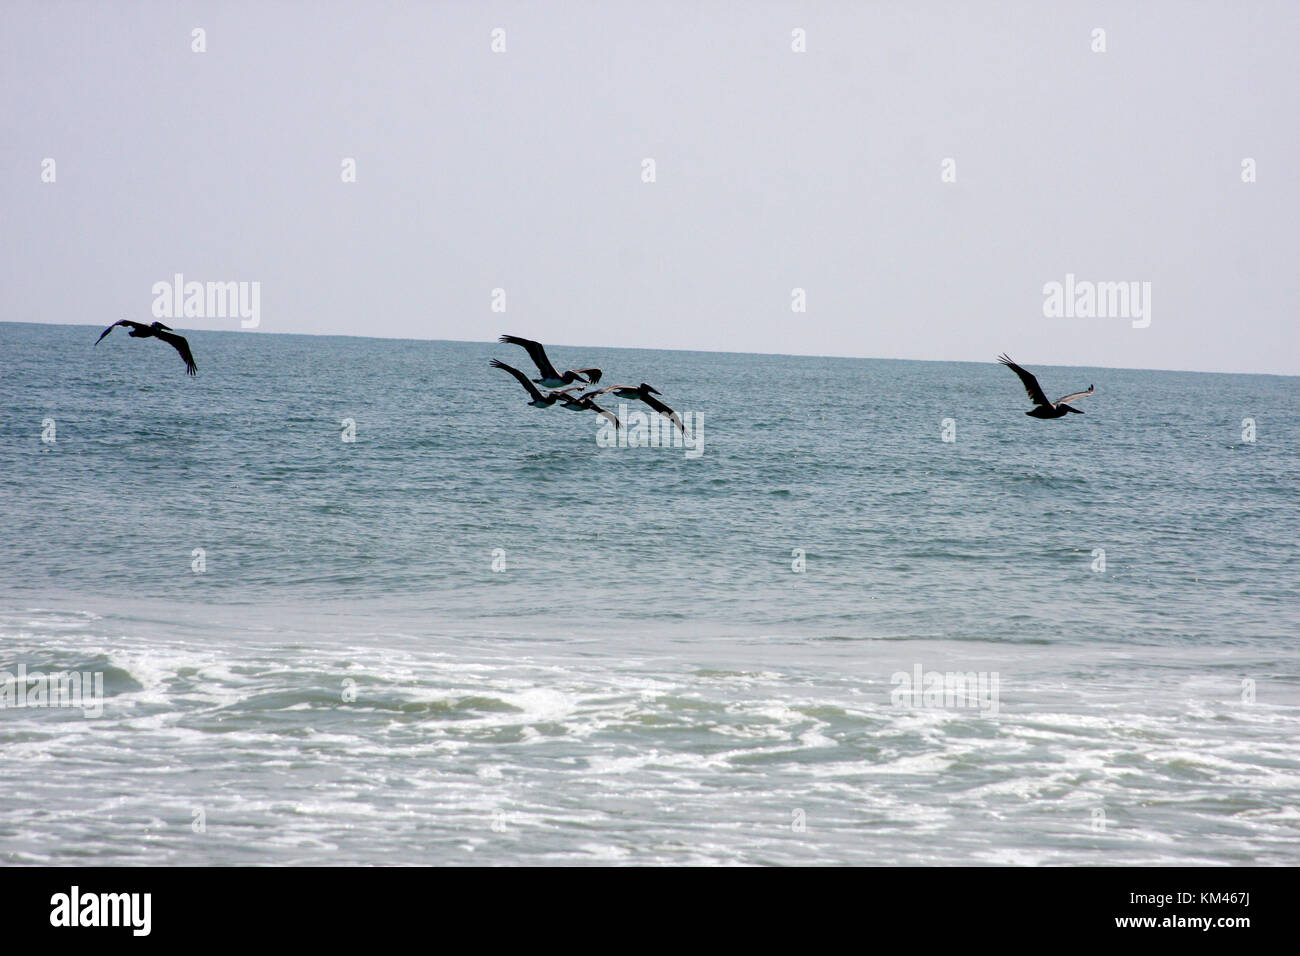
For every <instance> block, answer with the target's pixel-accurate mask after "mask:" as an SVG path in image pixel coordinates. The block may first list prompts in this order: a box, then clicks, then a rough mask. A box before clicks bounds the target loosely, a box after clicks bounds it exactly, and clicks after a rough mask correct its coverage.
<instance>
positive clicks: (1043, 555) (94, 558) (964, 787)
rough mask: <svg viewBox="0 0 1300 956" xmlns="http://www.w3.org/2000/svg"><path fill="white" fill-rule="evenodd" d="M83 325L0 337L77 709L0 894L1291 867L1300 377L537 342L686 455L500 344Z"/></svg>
mask: <svg viewBox="0 0 1300 956" xmlns="http://www.w3.org/2000/svg"><path fill="white" fill-rule="evenodd" d="M509 331H512V332H516V333H520V334H525V335H527V334H528V331H529V330H527V329H523V328H511V329H509ZM98 333H99V328H90V327H71V326H59V327H55V326H37V325H26V324H0V345H3V352H4V355H5V356H6V367H5V368H4V369H3V370H2V371H0V399H2V400H3V408H4V410H5V413H4V415H3V416H0V502H2V504H0V509H2V513H3V526H2V527H0V671H3V672H5V673H15V674H16V673H17V671H18V669H19V668H20V667H22V668H24V669H25V670H26V672H27V673H29V674H30V673H32V672H43V673H57V672H61V671H77V672H87V673H98V674H101V675H102V680H103V700H102V713H101V714H99V715H98V716H94V717H87V716H85V715H84V713H83V711H82V710H81V709H79V708H76V707H51V706H33V705H30V704H27V705H24V706H21V707H20V706H17V705H16V700H15V699H14V698H10V699H9V705H8V706H4V707H0V751H2V752H3V754H4V760H3V762H0V767H2V768H3V769H0V782H3V785H4V786H3V791H2V792H0V860H4V861H6V862H9V863H105V864H110V863H127V864H132V863H148V864H171V863H175V864H214V865H220V864H250V863H305V864H355V863H408V864H419V863H449V864H503V863H511V862H531V863H565V864H568V863H584V862H591V863H608V862H614V863H670V862H678V863H740V864H762V863H791V864H797V863H871V864H917V863H927V864H928V863H939V864H943V863H977V864H978V863H990V864H999V863H1027V864H1059V863H1069V864H1099V865H1100V864H1108V865H1117V864H1129V863H1152V864H1242V863H1261V864H1280V863H1289V864H1295V863H1297V862H1300V810H1297V806H1300V652H1298V648H1297V633H1298V630H1300V628H1298V625H1300V574H1297V567H1300V562H1298V561H1297V548H1296V542H1297V539H1298V538H1300V513H1298V511H1297V472H1298V470H1300V469H1298V467H1297V466H1298V465H1300V381H1298V380H1297V379H1294V378H1284V377H1270V376H1250V375H1218V374H1200V373H1181V372H1161V371H1135V370H1114V369H1099V368H1097V369H1094V368H1052V367H1043V366H1038V365H1035V364H1034V362H1033V356H1032V355H1021V354H1018V353H1017V351H1016V349H1015V348H1014V344H1013V343H1010V344H1009V343H995V344H992V345H991V346H990V355H989V358H990V361H989V362H988V363H979V364H976V363H930V362H904V361H873V360H852V359H837V358H808V357H786V356H766V355H763V356H759V355H739V354H713V353H696V352H668V351H638V350H624V349H594V348H593V349H588V348H581V349H580V348H572V347H568V348H566V347H558V346H556V347H551V348H550V352H551V356H552V358H553V359H555V360H556V364H557V365H559V366H560V367H561V368H565V367H575V366H581V365H598V366H601V367H602V368H604V369H605V370H606V371H605V380H604V382H602V384H605V383H610V384H614V383H621V382H629V383H632V384H635V383H638V382H641V381H646V382H650V383H651V384H653V385H655V386H656V387H657V388H659V389H660V391H661V392H662V393H663V395H664V398H665V400H666V401H667V402H668V404H670V405H671V406H673V407H674V408H676V409H677V410H678V411H680V412H690V413H692V414H693V416H694V421H695V423H696V430H695V435H694V439H695V441H696V442H697V443H698V447H697V450H698V452H699V453H698V454H697V455H696V454H687V449H685V448H682V447H638V448H630V447H602V443H601V442H600V441H598V436H599V434H600V426H599V424H598V419H597V417H596V416H595V415H594V414H592V413H589V412H583V413H577V412H572V411H567V410H564V409H561V408H559V407H553V408H550V409H545V410H538V409H533V408H530V407H528V406H527V405H526V404H525V396H524V393H523V391H522V390H521V389H520V388H519V387H518V385H517V384H516V383H515V382H513V381H512V380H511V379H510V378H509V377H508V376H506V375H504V374H503V373H501V372H498V371H495V370H493V369H491V368H489V367H488V360H489V359H490V358H492V357H498V358H501V359H502V360H504V361H506V362H509V363H511V364H514V365H518V366H519V367H520V368H523V369H526V370H527V369H530V366H529V364H528V361H527V356H526V355H525V353H524V352H523V351H522V350H521V349H519V348H517V347H514V346H508V345H499V344H486V343H484V344H476V343H458V342H433V341H393V340H378V339H357V338H332V337H310V336H283V335H261V334H248V333H243V334H241V333H204V332H194V333H187V334H188V336H189V339H190V342H191V345H192V346H193V349H194V353H195V356H196V358H197V361H198V365H199V375H198V377H197V378H195V379H188V378H187V377H186V376H185V375H184V370H183V367H182V365H181V363H180V360H179V359H178V357H177V356H176V354H175V353H174V352H173V351H172V350H171V349H169V348H168V347H166V346H165V345H162V344H160V343H157V342H150V341H143V342H138V341H133V340H131V339H129V338H127V337H126V336H125V335H124V334H122V332H121V331H120V330H119V332H117V333H115V334H114V335H112V336H110V337H109V338H108V339H105V340H104V342H103V343H101V344H100V345H99V346H98V347H96V348H93V349H92V347H91V344H92V343H93V342H94V340H95V337H96V336H97V335H98ZM1002 348H1008V349H1009V350H1010V352H1011V354H1012V355H1013V356H1014V357H1015V358H1016V359H1017V360H1018V361H1021V362H1022V363H1024V364H1026V365H1027V366H1029V367H1030V368H1031V369H1032V370H1033V371H1034V372H1035V373H1037V374H1038V375H1039V378H1040V380H1041V381H1042V382H1043V384H1044V387H1045V389H1046V391H1047V392H1048V393H1049V394H1050V395H1058V394H1063V393H1066V392H1071V391H1075V390H1078V389H1081V388H1085V387H1086V386H1087V385H1088V384H1089V383H1095V385H1096V388H1097V391H1096V394H1095V395H1093V396H1090V397H1088V398H1086V399H1083V400H1081V401H1080V402H1079V403H1078V405H1079V406H1080V407H1081V408H1083V409H1084V410H1085V412H1086V414H1085V415H1082V416H1077V415H1076V416H1068V417H1067V418H1066V419H1063V420H1060V421H1047V422H1042V421H1036V420H1034V419H1030V418H1028V417H1026V416H1025V415H1024V414H1023V412H1024V411H1025V410H1026V409H1027V408H1028V407H1029V404H1028V402H1027V400H1026V398H1025V395H1024V392H1023V390H1022V388H1021V386H1020V384H1019V382H1018V381H1016V379H1015V376H1014V375H1012V374H1011V373H1010V372H1009V371H1008V370H1007V369H1005V368H1002V367H1000V366H998V365H997V364H996V363H995V362H993V361H992V359H993V356H994V355H995V354H996V353H997V352H998V351H999V350H1001V349H1002ZM618 404H619V403H618V401H617V400H612V401H610V402H608V403H607V407H609V408H611V410H615V411H618ZM634 405H635V403H629V406H634ZM634 410H635V408H634V407H629V408H627V409H625V410H624V415H625V416H626V415H627V414H628V413H630V412H632V411H634ZM945 419H950V420H951V421H950V423H949V424H948V426H947V431H948V434H949V436H950V437H953V438H954V439H955V440H953V441H944V440H943V437H944V430H945V425H944V420H945ZM1247 419H1249V420H1251V421H1252V422H1253V423H1254V434H1253V436H1252V435H1250V434H1249V433H1248V426H1247V425H1246V424H1244V422H1245V420H1247ZM346 421H351V422H352V423H353V427H354V430H355V440H353V441H344V440H343V437H344V434H345V430H346V426H345V424H344V423H345V422H346ZM51 438H52V439H53V440H52V441H51V440H48V439H51ZM1250 438H1253V440H1249V439H1250ZM918 673H919V674H921V675H922V682H923V683H924V681H925V680H926V679H928V678H927V675H932V674H938V675H940V677H941V678H944V679H947V680H948V684H949V686H950V687H951V683H952V680H951V677H950V676H949V677H946V678H945V675H954V674H955V675H958V676H959V677H960V676H961V675H979V680H980V683H978V686H979V687H981V688H982V689H983V690H982V691H981V693H982V695H983V696H981V697H980V699H979V701H978V702H977V705H976V704H973V703H972V702H971V701H970V700H965V701H963V700H962V699H961V697H960V695H957V696H956V697H954V696H953V695H952V694H951V693H950V694H949V695H948V696H947V697H946V698H944V697H943V695H940V699H929V698H926V697H924V696H923V695H921V694H920V693H918V694H916V695H909V694H905V693H902V689H904V688H906V687H907V686H908V684H907V680H910V679H912V675H916V674H918ZM900 675H904V676H900ZM3 679H4V674H0V680H3ZM970 686H972V687H974V686H976V683H972V684H971V685H970ZM990 695H994V696H990Z"/></svg>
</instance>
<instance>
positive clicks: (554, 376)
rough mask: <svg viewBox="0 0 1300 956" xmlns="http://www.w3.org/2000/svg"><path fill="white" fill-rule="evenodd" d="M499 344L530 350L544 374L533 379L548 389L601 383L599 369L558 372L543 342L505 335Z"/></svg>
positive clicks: (538, 367)
mask: <svg viewBox="0 0 1300 956" xmlns="http://www.w3.org/2000/svg"><path fill="white" fill-rule="evenodd" d="M497 341H498V342H505V343H507V344H508V345H522V346H523V347H524V348H526V349H527V350H528V354H529V355H530V356H531V357H532V360H533V362H534V363H535V364H536V365H537V371H539V372H541V373H542V377H541V378H535V379H533V381H534V382H536V383H537V384H538V385H543V386H545V387H546V388H559V387H560V386H561V385H571V384H572V383H574V382H582V383H583V384H585V385H595V384H596V383H597V382H599V381H600V374H601V373H600V369H598V368H579V369H569V370H568V371H567V372H565V373H564V374H560V373H559V372H558V371H556V369H555V366H554V365H552V364H551V360H550V359H549V358H547V357H546V349H544V348H543V347H542V343H541V342H534V341H533V340H532V339H521V338H520V337H519V336H517V335H503V336H501V338H499V339H497Z"/></svg>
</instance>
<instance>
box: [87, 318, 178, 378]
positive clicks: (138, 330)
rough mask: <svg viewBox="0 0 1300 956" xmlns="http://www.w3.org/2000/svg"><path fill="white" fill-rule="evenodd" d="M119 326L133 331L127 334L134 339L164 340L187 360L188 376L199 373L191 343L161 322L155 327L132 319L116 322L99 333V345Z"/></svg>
mask: <svg viewBox="0 0 1300 956" xmlns="http://www.w3.org/2000/svg"><path fill="white" fill-rule="evenodd" d="M119 325H125V326H128V327H129V328H130V329H131V331H130V332H128V333H127V334H128V335H130V336H131V338H133V339H149V338H153V339H162V340H163V341H164V342H166V343H167V344H168V345H170V346H171V347H172V348H174V349H175V350H176V351H177V352H180V353H181V358H183V359H184V360H185V372H186V374H188V375H195V374H197V373H198V370H199V367H198V366H197V365H195V364H194V355H193V354H192V353H191V352H190V343H189V342H187V341H186V340H185V336H183V335H177V334H176V333H175V332H173V331H172V329H171V326H168V325H163V324H162V323H161V322H155V323H154V324H153V325H145V324H144V323H143V322H132V321H131V320H130V319H122V320H121V321H118V322H114V323H113V324H112V325H110V326H109V327H108V328H106V329H105V330H104V331H103V332H101V333H99V338H97V339H95V344H96V345H98V344H99V343H100V342H102V341H103V340H104V336H106V335H107V334H108V333H109V332H112V331H113V330H114V329H115V328H117V327H118V326H119Z"/></svg>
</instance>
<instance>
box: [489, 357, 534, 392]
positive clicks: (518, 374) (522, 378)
mask: <svg viewBox="0 0 1300 956" xmlns="http://www.w3.org/2000/svg"><path fill="white" fill-rule="evenodd" d="M492 367H493V368H499V369H501V370H503V371H506V372H509V373H510V374H511V375H513V376H514V377H515V378H517V379H519V384H520V385H522V386H523V387H524V388H525V389H527V391H528V394H529V395H531V396H533V398H534V399H536V400H537V401H541V399H542V393H541V392H539V391H538V390H537V387H536V386H535V385H533V383H532V382H530V381H528V376H527V375H525V374H524V373H523V372H521V371H519V369H517V368H512V367H511V366H509V365H507V364H506V363H505V362H502V361H499V360H498V359H493V360H492Z"/></svg>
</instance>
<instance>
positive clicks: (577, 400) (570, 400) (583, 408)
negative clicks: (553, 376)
mask: <svg viewBox="0 0 1300 956" xmlns="http://www.w3.org/2000/svg"><path fill="white" fill-rule="evenodd" d="M575 387H576V386H575ZM571 391H573V389H572V388H566V389H563V390H561V391H559V392H557V393H556V394H557V395H563V396H564V397H563V398H562V399H561V401H560V407H561V408H568V409H571V410H573V411H575V412H588V411H590V412H595V413H596V414H597V415H604V416H605V417H606V418H608V419H609V420H610V421H611V422H613V423H614V427H615V428H619V427H620V426H619V421H618V416H617V415H615V414H614V413H613V412H610V411H606V410H605V409H603V408H601V407H600V406H599V405H597V404H596V403H595V402H593V401H592V400H591V396H592V395H594V394H596V393H595V392H588V393H587V394H586V395H567V394H565V393H566V392H571Z"/></svg>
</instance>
